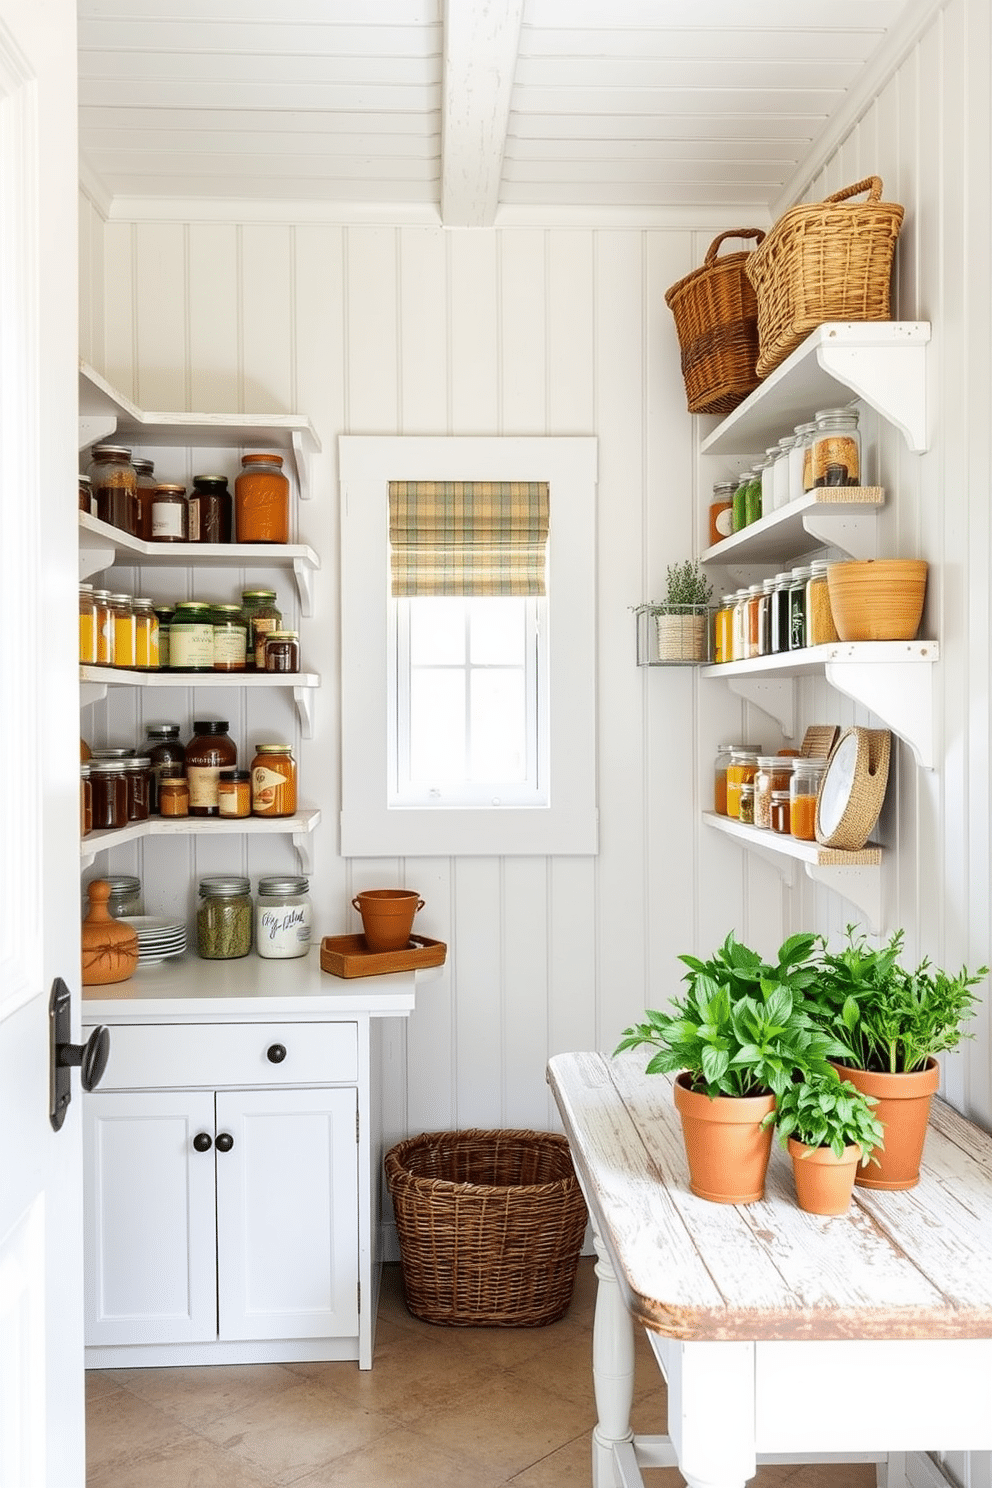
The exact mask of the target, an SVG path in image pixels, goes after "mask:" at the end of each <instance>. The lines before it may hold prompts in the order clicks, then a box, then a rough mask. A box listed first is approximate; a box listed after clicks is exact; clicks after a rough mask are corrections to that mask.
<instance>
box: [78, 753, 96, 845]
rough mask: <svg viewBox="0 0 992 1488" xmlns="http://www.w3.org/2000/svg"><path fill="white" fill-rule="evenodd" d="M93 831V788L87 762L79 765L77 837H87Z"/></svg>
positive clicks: (84, 761)
mask: <svg viewBox="0 0 992 1488" xmlns="http://www.w3.org/2000/svg"><path fill="white" fill-rule="evenodd" d="M92 830H93V786H92V784H91V783H90V766H89V762H88V761H87V760H82V761H81V762H80V765H79V835H80V837H88V836H89V835H90V833H91V832H92Z"/></svg>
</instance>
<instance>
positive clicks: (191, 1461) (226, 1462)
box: [86, 1437, 271, 1488]
mask: <svg viewBox="0 0 992 1488" xmlns="http://www.w3.org/2000/svg"><path fill="white" fill-rule="evenodd" d="M86 1483H87V1488H187V1485H188V1488H270V1484H271V1479H270V1478H268V1477H260V1476H259V1475H258V1473H256V1472H255V1470H254V1469H253V1468H252V1467H250V1466H249V1464H248V1463H246V1462H241V1461H239V1460H238V1458H236V1457H232V1456H231V1454H230V1453H229V1452H225V1451H224V1450H223V1449H222V1448H221V1447H215V1446H213V1445H211V1443H210V1442H205V1441H203V1440H202V1438H200V1437H193V1438H189V1439H188V1440H186V1441H184V1442H182V1443H180V1444H179V1445H177V1446H174V1447H164V1448H162V1449H161V1450H160V1451H156V1452H152V1453H150V1454H149V1455H148V1456H147V1457H139V1458H137V1459H135V1458H129V1459H128V1461H127V1462H126V1463H120V1462H119V1463H115V1464H114V1465H113V1466H112V1467H107V1468H104V1469H103V1470H102V1471H101V1472H98V1473H95V1474H93V1475H90V1476H88V1477H87V1479H86Z"/></svg>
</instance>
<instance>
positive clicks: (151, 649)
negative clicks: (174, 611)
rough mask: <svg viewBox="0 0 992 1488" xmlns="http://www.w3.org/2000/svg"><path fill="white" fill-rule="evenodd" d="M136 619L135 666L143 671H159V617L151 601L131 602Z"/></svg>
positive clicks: (136, 600)
mask: <svg viewBox="0 0 992 1488" xmlns="http://www.w3.org/2000/svg"><path fill="white" fill-rule="evenodd" d="M131 614H132V615H133V617H134V664H135V666H136V667H138V668H139V669H141V670H142V671H149V672H152V671H158V617H157V616H156V614H155V610H154V608H153V606H152V602H151V600H150V599H145V598H142V597H137V596H136V597H135V598H134V599H132V601H131Z"/></svg>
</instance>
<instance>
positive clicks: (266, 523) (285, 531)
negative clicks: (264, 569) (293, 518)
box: [234, 454, 289, 543]
mask: <svg viewBox="0 0 992 1488" xmlns="http://www.w3.org/2000/svg"><path fill="white" fill-rule="evenodd" d="M234 529H235V534H236V540H237V541H238V542H239V543H286V542H289V481H288V480H287V478H286V476H285V475H284V474H283V470H282V456H281V455H273V454H251V455H242V456H241V474H240V475H239V476H238V478H237V480H236V481H235V482H234Z"/></svg>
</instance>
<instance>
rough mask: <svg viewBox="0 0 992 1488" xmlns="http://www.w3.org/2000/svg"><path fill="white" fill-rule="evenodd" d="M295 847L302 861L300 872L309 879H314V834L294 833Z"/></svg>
mask: <svg viewBox="0 0 992 1488" xmlns="http://www.w3.org/2000/svg"><path fill="white" fill-rule="evenodd" d="M293 846H294V847H295V848H296V855H297V857H298V858H299V860H300V872H301V873H305V874H306V876H307V878H312V877H313V862H314V851H313V834H312V833H311V832H294V833H293Z"/></svg>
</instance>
